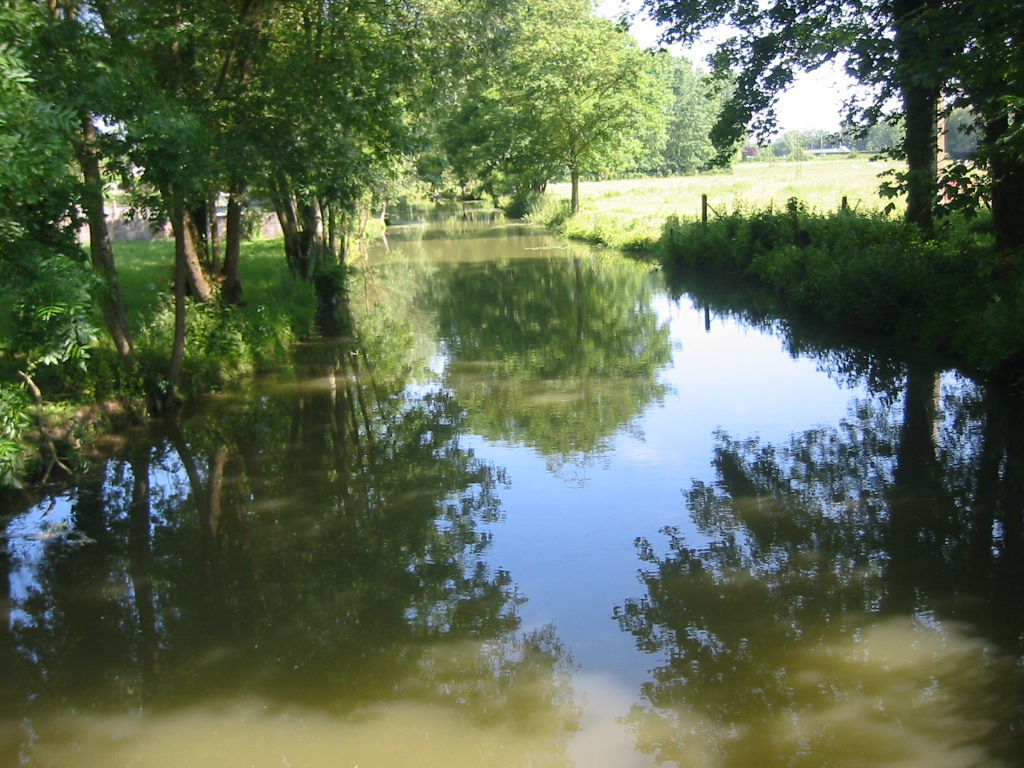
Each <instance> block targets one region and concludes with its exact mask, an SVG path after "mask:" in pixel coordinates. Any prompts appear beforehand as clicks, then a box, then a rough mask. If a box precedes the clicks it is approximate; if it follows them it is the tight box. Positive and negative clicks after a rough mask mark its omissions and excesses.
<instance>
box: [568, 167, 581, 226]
mask: <svg viewBox="0 0 1024 768" xmlns="http://www.w3.org/2000/svg"><path fill="white" fill-rule="evenodd" d="M570 175H571V179H572V200H571V202H570V208H569V209H570V210H571V211H572V213H574V214H576V213H579V211H580V169H579V168H577V167H576V166H575V165H574V166H573V167H572V170H571V171H570Z"/></svg>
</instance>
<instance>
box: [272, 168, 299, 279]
mask: <svg viewBox="0 0 1024 768" xmlns="http://www.w3.org/2000/svg"><path fill="white" fill-rule="evenodd" d="M271 197H272V199H273V202H274V212H275V213H277V220H278V221H279V222H280V224H281V233H282V234H283V235H284V258H285V261H286V262H287V264H288V268H289V269H290V270H291V271H292V272H299V271H300V265H301V262H302V243H301V237H300V232H299V214H298V211H297V210H296V208H295V200H294V199H293V198H292V195H291V193H290V192H289V191H288V188H287V186H286V185H284V184H277V185H275V188H274V191H273V193H272V196H271Z"/></svg>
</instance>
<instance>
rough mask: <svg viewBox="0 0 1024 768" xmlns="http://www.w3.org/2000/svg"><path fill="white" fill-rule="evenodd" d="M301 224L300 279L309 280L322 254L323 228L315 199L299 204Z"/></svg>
mask: <svg viewBox="0 0 1024 768" xmlns="http://www.w3.org/2000/svg"><path fill="white" fill-rule="evenodd" d="M299 215H300V217H301V222H302V231H301V232H300V235H301V238H300V243H301V244H302V272H301V274H302V278H303V279H304V280H309V279H310V277H312V275H313V271H314V270H315V269H316V268H317V267H318V266H319V265H320V262H321V260H322V259H323V253H324V228H323V220H322V219H321V217H320V206H319V204H318V203H317V200H316V198H315V197H314V198H311V199H310V200H308V201H306V202H302V203H299Z"/></svg>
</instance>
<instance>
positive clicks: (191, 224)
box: [174, 205, 213, 303]
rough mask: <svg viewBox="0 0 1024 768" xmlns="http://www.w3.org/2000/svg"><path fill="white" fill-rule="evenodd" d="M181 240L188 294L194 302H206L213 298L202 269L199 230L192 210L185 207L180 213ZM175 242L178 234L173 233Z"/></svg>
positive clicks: (209, 283)
mask: <svg viewBox="0 0 1024 768" xmlns="http://www.w3.org/2000/svg"><path fill="white" fill-rule="evenodd" d="M181 224H182V226H181V238H182V240H183V245H184V249H185V276H186V279H187V280H188V294H189V296H191V297H192V298H194V299H195V300H196V301H201V302H204V303H205V302H207V301H209V300H210V299H212V298H213V284H212V283H211V282H210V278H209V277H207V275H206V271H205V270H204V269H203V259H202V258H201V257H200V253H201V251H200V248H199V243H200V236H199V228H198V227H197V226H196V217H195V214H194V213H193V211H192V209H191V208H190V207H189V206H187V205H185V206H182V211H181ZM174 237H175V240H177V239H178V237H179V233H178V232H177V231H176V232H175V233H174Z"/></svg>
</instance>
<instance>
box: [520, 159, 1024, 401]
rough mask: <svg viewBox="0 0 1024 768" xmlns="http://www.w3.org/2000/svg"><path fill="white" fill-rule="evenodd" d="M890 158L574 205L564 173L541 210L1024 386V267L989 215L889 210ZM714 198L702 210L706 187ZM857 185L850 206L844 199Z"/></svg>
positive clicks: (752, 172)
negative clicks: (1006, 250)
mask: <svg viewBox="0 0 1024 768" xmlns="http://www.w3.org/2000/svg"><path fill="white" fill-rule="evenodd" d="M884 169H885V167H884V166H879V165H869V164H867V163H866V162H863V161H860V160H854V159H852V158H844V159H842V160H814V161H807V162H804V163H792V164H776V165H775V166H768V165H756V166H755V165H741V166H739V167H738V168H737V170H736V172H735V173H733V174H726V175H722V176H697V177H690V178H686V179H654V180H637V181H629V182H622V181H615V182H590V183H587V184H586V185H584V186H583V187H582V191H581V197H582V200H583V204H582V206H581V210H580V213H579V214H577V215H576V216H569V215H568V209H567V202H566V201H565V200H564V199H560V197H559V195H560V194H562V193H563V192H564V191H565V190H562V189H561V188H560V186H558V185H556V186H554V187H553V188H552V190H551V194H549V195H548V197H547V198H545V200H544V201H542V203H541V204H540V205H539V206H538V207H537V208H536V209H535V211H534V214H533V218H534V219H535V220H538V221H541V222H544V223H547V224H549V225H552V226H554V227H555V228H556V229H558V230H559V231H560V232H562V233H564V234H565V235H566V236H568V237H572V238H578V239H582V240H588V241H590V242H596V243H602V244H605V245H608V246H610V247H614V248H622V249H627V250H644V251H656V252H657V253H658V254H659V255H660V257H661V258H662V259H664V260H665V261H666V262H667V263H672V264H677V265H681V266H686V267H692V268H697V269H701V270H705V271H709V272H717V273H721V274H727V275H733V276H736V277H738V278H742V279H745V280H751V281H754V282H757V283H759V284H761V285H764V286H766V287H768V288H770V289H771V290H772V291H774V292H775V293H776V295H778V296H779V297H780V298H782V299H783V300H784V301H785V302H787V303H789V304H790V305H792V306H794V307H799V308H801V309H804V310H809V311H811V312H813V313H814V314H816V315H817V316H819V317H821V318H822V320H824V321H826V322H830V323H836V324H843V325H848V326H851V327H857V328H860V329H865V330H869V331H873V332H878V333H882V334H886V335H889V336H893V337H895V338H898V339H901V340H903V341H906V342H909V343H912V344H916V345H919V346H921V347H924V348H927V349H929V350H931V351H933V352H937V353H940V354H943V355H946V356H949V357H950V358H951V359H954V360H956V361H958V362H959V364H960V366H961V367H962V368H963V369H964V370H966V371H968V372H970V373H972V374H978V375H980V376H982V377H984V378H988V379H992V380H998V381H1002V382H1006V383H1009V384H1011V385H1014V386H1017V387H1020V386H1022V385H1024V337H1022V334H1021V333H1020V329H1021V328H1024V266H1022V265H1021V263H1020V259H1019V258H1017V257H1013V256H1008V255H1006V254H1000V253H997V252H995V250H994V249H993V244H992V238H991V236H990V234H989V233H988V231H987V228H986V222H985V221H984V220H977V221H974V222H964V221H946V222H943V223H942V225H941V226H940V228H939V234H938V237H937V238H935V239H925V238H923V237H921V235H920V233H919V232H918V231H917V230H916V229H915V228H913V227H908V226H905V225H904V224H903V222H902V221H901V219H900V218H899V215H898V212H896V211H894V212H892V213H890V214H885V213H883V208H884V206H885V205H886V204H887V203H888V201H885V200H882V199H881V198H879V197H878V195H877V189H878V186H879V184H880V180H879V179H878V178H877V176H878V173H879V172H881V171H882V170H884ZM702 194H706V195H707V196H708V199H709V204H710V206H711V207H712V210H711V211H710V212H709V215H708V222H707V223H706V224H703V223H702V222H701V218H700V211H701V203H700V199H701V195H702ZM843 197H846V199H847V201H848V210H845V211H844V210H840V207H841V201H842V199H843Z"/></svg>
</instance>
